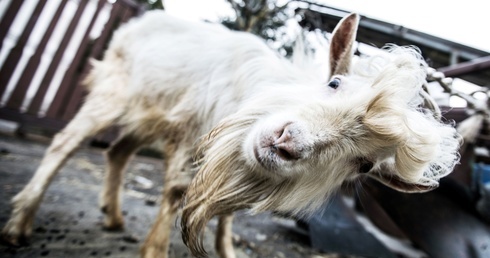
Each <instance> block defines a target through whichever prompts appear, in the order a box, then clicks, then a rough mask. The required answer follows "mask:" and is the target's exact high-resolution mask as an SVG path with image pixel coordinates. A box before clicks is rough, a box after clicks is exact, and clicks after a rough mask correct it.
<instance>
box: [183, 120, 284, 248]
mask: <svg viewBox="0 0 490 258" xmlns="http://www.w3.org/2000/svg"><path fill="white" fill-rule="evenodd" d="M258 116H260V115H257V114H252V115H241V116H236V117H238V118H236V119H227V120H226V121H224V122H223V123H221V124H220V125H219V126H218V127H216V128H215V129H214V130H212V131H211V132H210V133H209V134H208V135H207V137H205V138H204V139H203V142H202V143H201V145H200V148H199V151H198V153H200V154H199V155H200V156H201V158H200V159H199V161H198V172H197V174H196V176H195V177H194V179H193V180H192V182H191V184H190V186H189V188H188V190H187V193H186V195H185V197H184V200H183V210H182V217H181V230H182V238H183V241H184V243H185V244H186V245H187V247H188V248H189V250H190V251H191V252H192V254H193V255H195V256H196V257H203V256H206V251H205V250H204V246H203V234H204V229H205V227H206V224H207V223H208V221H209V220H210V219H211V218H212V217H213V216H216V215H225V214H231V213H233V212H234V211H237V210H240V209H246V208H253V212H260V211H265V210H271V209H273V208H274V207H277V206H278V205H280V202H282V201H283V200H281V199H280V198H277V196H275V195H277V194H280V193H281V192H282V193H284V192H285V191H287V190H286V189H285V188H288V187H287V186H288V185H289V184H290V183H291V182H288V181H289V180H284V179H282V180H280V179H277V178H271V177H270V176H266V175H261V174H260V173H255V171H253V168H251V167H250V165H248V164H246V162H245V160H244V157H243V154H242V143H243V141H244V138H245V137H246V135H247V133H248V132H249V131H250V128H251V126H253V124H254V123H255V122H256V121H257V117H258Z"/></svg>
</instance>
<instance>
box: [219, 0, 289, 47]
mask: <svg viewBox="0 0 490 258" xmlns="http://www.w3.org/2000/svg"><path fill="white" fill-rule="evenodd" d="M227 2H228V3H230V5H231V7H232V8H233V10H234V11H235V17H225V18H222V20H221V23H222V24H223V25H225V26H226V27H228V28H230V29H232V30H239V31H246V32H251V33H253V34H256V35H258V36H260V37H262V38H263V39H265V40H266V41H267V42H268V43H269V45H270V46H271V47H272V48H274V49H276V50H278V51H279V52H280V53H281V54H283V55H285V56H289V55H290V54H291V53H292V49H293V44H294V40H291V39H289V38H288V36H287V32H286V28H285V26H286V22H287V21H288V20H289V19H291V18H292V17H293V16H294V10H293V9H292V8H289V3H290V1H283V2H285V3H284V4H283V5H279V4H278V3H277V1H276V0H227Z"/></svg>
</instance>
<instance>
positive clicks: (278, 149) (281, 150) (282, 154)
mask: <svg viewBox="0 0 490 258" xmlns="http://www.w3.org/2000/svg"><path fill="white" fill-rule="evenodd" d="M271 149H272V151H273V152H274V153H276V154H277V156H279V158H281V159H283V160H286V161H289V160H298V159H299V155H298V153H296V152H294V151H293V150H292V149H291V148H287V147H284V146H277V145H273V146H272V147H271Z"/></svg>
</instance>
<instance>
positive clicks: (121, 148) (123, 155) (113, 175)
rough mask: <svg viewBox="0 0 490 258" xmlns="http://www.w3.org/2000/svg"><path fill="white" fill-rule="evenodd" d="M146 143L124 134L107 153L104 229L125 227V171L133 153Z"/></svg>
mask: <svg viewBox="0 0 490 258" xmlns="http://www.w3.org/2000/svg"><path fill="white" fill-rule="evenodd" d="M144 143H145V141H144V140H142V139H139V138H137V137H136V136H135V135H133V134H123V135H122V136H121V137H120V138H119V139H118V140H117V141H116V142H115V143H114V144H113V145H112V146H111V147H110V149H109V150H108V151H107V152H106V159H107V168H106V174H105V179H104V188H103V190H102V192H101V195H100V199H99V206H100V209H101V211H102V212H103V213H104V214H105V218H104V228H105V229H107V230H121V229H123V227H124V219H123V215H122V212H121V192H122V186H123V175H124V170H125V169H126V165H127V163H128V162H129V160H130V158H131V156H132V155H133V153H134V152H136V151H137V150H138V149H139V147H141V146H142V145H143V144H144Z"/></svg>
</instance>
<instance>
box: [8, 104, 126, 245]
mask: <svg viewBox="0 0 490 258" xmlns="http://www.w3.org/2000/svg"><path fill="white" fill-rule="evenodd" d="M106 102H107V100H105V99H100V101H99V99H89V100H87V103H86V104H85V105H84V106H83V107H82V109H81V110H80V112H79V113H78V114H77V115H76V116H75V118H74V119H73V120H72V121H71V122H70V123H69V124H68V125H67V126H66V127H65V128H64V129H63V130H62V131H61V132H59V133H58V134H56V136H55V137H54V139H53V141H52V143H51V145H50V146H49V148H48V149H47V150H46V153H45V154H44V157H43V159H42V161H41V164H40V165H39V167H38V169H37V170H36V172H35V173H34V176H33V177H32V179H31V180H30V181H29V183H28V184H27V185H26V186H25V187H24V189H23V190H22V191H21V192H20V193H18V194H17V195H16V196H15V197H14V198H13V199H12V205H13V208H12V214H11V216H10V220H9V221H8V222H7V224H6V225H5V227H4V228H3V230H2V237H3V239H4V240H5V241H6V242H8V243H10V244H12V245H19V244H21V242H24V241H25V240H26V239H27V237H29V236H30V235H31V233H32V223H33V219H34V216H35V213H36V211H37V209H38V207H39V204H40V202H41V200H42V198H43V196H44V193H45V191H46V189H47V188H48V186H49V184H50V183H51V181H52V179H53V177H54V176H55V175H56V174H57V172H58V171H59V169H60V168H61V166H62V165H63V164H64V163H65V161H66V160H67V159H68V157H69V156H70V155H71V154H72V153H73V152H74V151H75V150H76V149H77V147H78V146H79V145H80V143H81V142H82V141H83V140H84V139H85V138H86V137H88V136H91V135H94V134H96V133H98V132H100V131H101V130H102V129H105V128H107V127H108V126H109V125H110V124H111V123H112V122H113V121H114V120H115V119H116V118H117V116H119V114H120V113H118V112H117V109H115V108H112V110H107V108H106V109H104V108H101V107H100V106H101V105H102V106H105V105H104V103H106Z"/></svg>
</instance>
